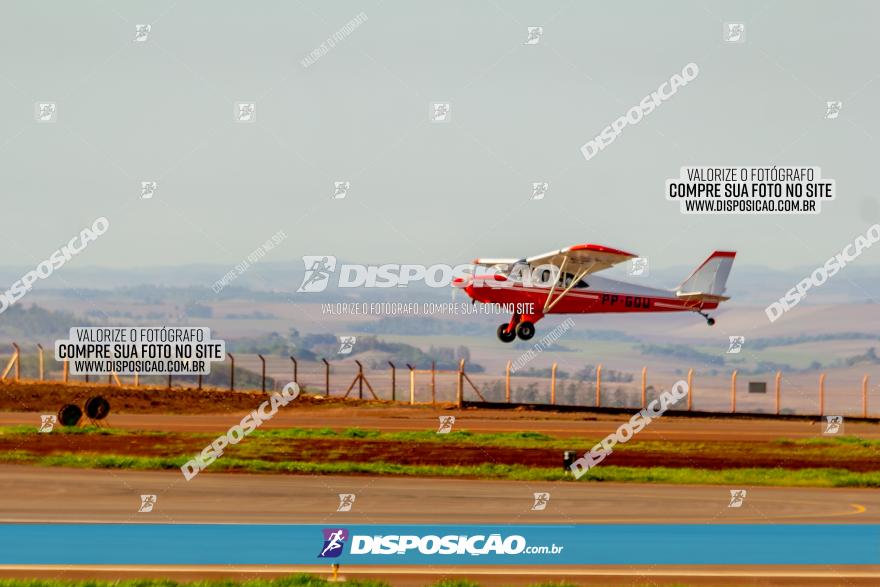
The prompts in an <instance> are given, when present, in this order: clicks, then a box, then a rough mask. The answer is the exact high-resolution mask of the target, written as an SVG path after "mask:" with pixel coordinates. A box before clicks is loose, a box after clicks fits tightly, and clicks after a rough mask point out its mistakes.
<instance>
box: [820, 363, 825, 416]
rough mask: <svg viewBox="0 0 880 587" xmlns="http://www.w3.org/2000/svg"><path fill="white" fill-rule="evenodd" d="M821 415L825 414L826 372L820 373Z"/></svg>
mask: <svg viewBox="0 0 880 587" xmlns="http://www.w3.org/2000/svg"><path fill="white" fill-rule="evenodd" d="M819 415H820V416H824V415H825V374H824V373H822V374H821V375H819Z"/></svg>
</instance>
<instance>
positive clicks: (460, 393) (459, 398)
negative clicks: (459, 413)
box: [455, 359, 464, 408]
mask: <svg viewBox="0 0 880 587" xmlns="http://www.w3.org/2000/svg"><path fill="white" fill-rule="evenodd" d="M455 400H456V403H457V404H458V407H459V408H461V404H462V402H463V401H464V359H462V360H461V361H459V363H458V388H457V389H456V391H455Z"/></svg>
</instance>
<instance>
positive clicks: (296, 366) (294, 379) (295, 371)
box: [290, 356, 299, 385]
mask: <svg viewBox="0 0 880 587" xmlns="http://www.w3.org/2000/svg"><path fill="white" fill-rule="evenodd" d="M290 360H291V361H292V362H293V382H294V383H296V384H297V385H299V379H297V376H298V375H299V372H298V371H299V365H297V363H296V359H294V358H293V356H291V357H290Z"/></svg>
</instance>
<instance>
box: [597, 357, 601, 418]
mask: <svg viewBox="0 0 880 587" xmlns="http://www.w3.org/2000/svg"><path fill="white" fill-rule="evenodd" d="M601 406H602V365H601V364H600V365H599V366H597V367H596V407H597V408H599V407H601Z"/></svg>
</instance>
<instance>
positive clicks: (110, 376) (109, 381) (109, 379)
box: [107, 373, 113, 385]
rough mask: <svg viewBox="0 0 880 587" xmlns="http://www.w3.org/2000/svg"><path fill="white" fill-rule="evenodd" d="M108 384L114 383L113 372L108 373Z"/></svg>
mask: <svg viewBox="0 0 880 587" xmlns="http://www.w3.org/2000/svg"><path fill="white" fill-rule="evenodd" d="M107 385H113V374H112V373H107Z"/></svg>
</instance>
